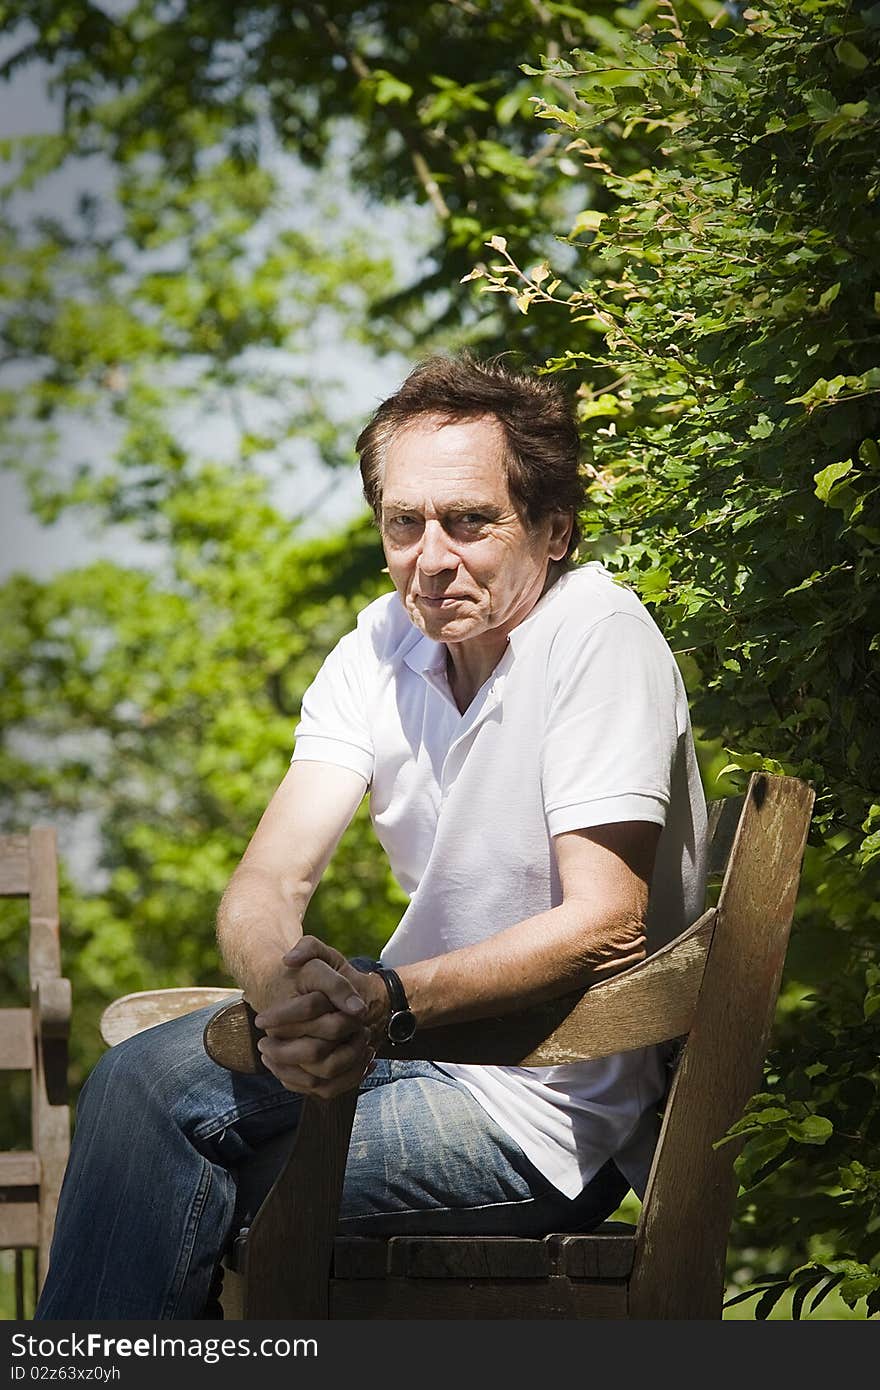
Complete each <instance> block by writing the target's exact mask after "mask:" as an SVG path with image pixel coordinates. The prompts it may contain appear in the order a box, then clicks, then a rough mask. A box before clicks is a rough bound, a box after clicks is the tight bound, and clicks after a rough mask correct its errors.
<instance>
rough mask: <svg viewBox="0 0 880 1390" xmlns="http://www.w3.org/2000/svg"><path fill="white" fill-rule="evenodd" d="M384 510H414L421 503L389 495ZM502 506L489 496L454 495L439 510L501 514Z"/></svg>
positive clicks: (383, 503)
mask: <svg viewBox="0 0 880 1390" xmlns="http://www.w3.org/2000/svg"><path fill="white" fill-rule="evenodd" d="M382 509H383V511H400V512H414V511H418V509H419V504H418V503H413V502H409V501H406V500H404V499H403V498H399V497H388V498H383V499H382ZM501 510H502V509H501V508H500V507H499V505H498V502H497V500H496V499H495V498H489V497H454V498H452V499H450V500H449V501H447V502H441V504H440V506H439V508H438V511H441V512H493V513H496V514H497V515H499V516H500V515H501Z"/></svg>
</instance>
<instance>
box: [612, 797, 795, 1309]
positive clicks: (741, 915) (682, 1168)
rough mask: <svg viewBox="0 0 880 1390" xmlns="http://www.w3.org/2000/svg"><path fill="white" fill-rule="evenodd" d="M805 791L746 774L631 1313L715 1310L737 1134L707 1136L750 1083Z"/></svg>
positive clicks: (758, 1064)
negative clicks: (731, 1136)
mask: <svg viewBox="0 0 880 1390" xmlns="http://www.w3.org/2000/svg"><path fill="white" fill-rule="evenodd" d="M813 798H814V794H813V791H812V789H811V788H810V787H809V786H807V785H806V784H805V783H803V782H800V781H797V780H796V779H794V778H790V777H769V776H766V775H763V774H756V775H754V776H753V777H752V778H751V781H750V783H749V789H748V792H747V796H746V802H745V807H744V810H743V815H742V819H741V821H740V824H739V827H738V830H737V834H736V839H735V841H734V844H733V849H732V851H731V854H730V861H729V863H728V867H727V873H726V876H725V879H724V883H723V885H722V889H721V896H720V898H719V901H718V921H717V925H716V929H715V935H714V937H713V941H712V947H711V950H710V953H709V959H708V961H707V962H706V969H705V973H704V975H703V984H702V988H701V990H700V997H699V1000H698V1003H697V1010H696V1014H695V1017H694V1023H693V1027H692V1030H691V1034H690V1037H689V1039H688V1042H687V1046H686V1047H685V1050H684V1053H683V1056H682V1059H681V1061H680V1063H679V1066H678V1070H677V1073H676V1076H675V1080H674V1082H673V1086H672V1090H671V1093H670V1096H669V1100H668V1102H667V1105H666V1110H665V1116H664V1122H663V1128H662V1130H661V1135H660V1141H659V1144H658V1149H657V1152H656V1154H655V1158H654V1164H653V1169H652V1173H651V1177H650V1179H649V1182H648V1188H647V1191H646V1193H645V1198H644V1201H643V1204H642V1212H641V1222H640V1227H639V1234H638V1244H637V1251H636V1258H635V1262H634V1266H633V1275H632V1281H631V1291H630V1315H631V1316H632V1317H635V1318H646V1317H650V1318H701V1319H706V1318H718V1317H720V1316H721V1302H722V1298H723V1284H724V1257H725V1248H726V1241H727V1232H728V1230H729V1227H730V1221H731V1216H732V1210H733V1200H734V1196H735V1191H736V1180H735V1176H734V1172H733V1159H734V1157H735V1156H736V1153H737V1152H738V1148H739V1147H741V1145H739V1146H738V1145H737V1144H736V1143H735V1142H732V1143H730V1144H725V1145H724V1146H723V1147H722V1148H720V1149H714V1148H713V1144H714V1143H715V1142H716V1141H717V1140H719V1139H720V1138H721V1137H722V1136H723V1135H724V1134H725V1132H726V1131H727V1129H728V1128H729V1127H730V1125H731V1124H733V1123H734V1121H736V1120H737V1119H738V1118H739V1116H740V1115H741V1113H742V1110H743V1108H744V1106H745V1103H746V1101H747V1100H748V1098H749V1096H751V1095H752V1094H753V1093H754V1092H755V1091H756V1090H757V1089H758V1088H759V1086H760V1081H761V1069H762V1062H763V1058H764V1055H765V1052H766V1048H767V1039H768V1036H769V1032H770V1027H771V1024H772V1021H773V1015H774V1010H775V1005H776V999H777V995H778V991H779V981H780V977H781V974H782V966H783V962H784V959H785V951H786V945H787V941H788V934H789V928H790V925H791V918H792V913H793V910H794V902H795V897H796V894H797V887H798V880H799V875H800V866H801V860H802V857H803V851H804V845H805V842H806V837H807V831H808V828H809V823H810V814H811V810H812V806H813ZM682 1232H685V1233H686V1239H682Z"/></svg>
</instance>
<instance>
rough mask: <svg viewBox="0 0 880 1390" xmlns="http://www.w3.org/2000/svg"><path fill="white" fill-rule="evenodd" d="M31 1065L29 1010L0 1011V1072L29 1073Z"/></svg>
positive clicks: (31, 1045)
mask: <svg viewBox="0 0 880 1390" xmlns="http://www.w3.org/2000/svg"><path fill="white" fill-rule="evenodd" d="M33 1064H34V1039H33V1025H32V1023H31V1011H30V1009H0V1071H30V1069H31V1067H32V1066H33Z"/></svg>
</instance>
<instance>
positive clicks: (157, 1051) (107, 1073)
mask: <svg viewBox="0 0 880 1390" xmlns="http://www.w3.org/2000/svg"><path fill="white" fill-rule="evenodd" d="M208 1012H209V1011H207V1010H204V1009H200V1010H199V1011H198V1014H189V1015H186V1016H185V1017H184V1018H177V1019H172V1020H170V1021H169V1022H167V1023H161V1024H159V1025H158V1026H156V1027H155V1028H147V1029H145V1030H144V1031H143V1032H141V1033H135V1034H134V1035H133V1036H132V1037H130V1038H126V1039H125V1041H124V1042H121V1043H117V1044H116V1046H115V1047H111V1048H110V1049H109V1050H108V1051H107V1052H105V1053H104V1055H103V1056H102V1057H101V1058H100V1060H99V1061H98V1062H97V1063H96V1065H95V1067H94V1068H93V1070H92V1072H91V1074H90V1075H89V1078H88V1080H87V1081H86V1083H85V1085H84V1087H83V1089H82V1093H81V1095H80V1100H79V1107H78V1110H77V1117H78V1119H79V1118H80V1117H81V1116H82V1115H83V1114H88V1112H89V1110H90V1109H91V1108H92V1107H94V1106H95V1105H98V1106H100V1107H101V1109H102V1110H106V1108H107V1107H109V1108H110V1109H111V1110H113V1109H117V1108H120V1107H121V1108H122V1109H125V1110H131V1109H133V1108H135V1107H140V1108H141V1109H142V1110H143V1111H144V1112H149V1110H150V1109H151V1108H152V1107H154V1106H159V1107H160V1108H161V1109H163V1110H164V1111H168V1112H174V1111H175V1110H176V1109H177V1108H178V1107H179V1106H180V1104H181V1102H184V1104H185V1102H186V1097H188V1096H191V1095H192V1094H193V1093H198V1092H199V1091H200V1090H203V1089H204V1087H205V1082H206V1079H207V1077H206V1074H207V1073H208V1072H210V1071H214V1072H216V1071H217V1068H215V1067H214V1064H213V1063H212V1062H211V1061H210V1059H209V1058H208V1057H207V1055H206V1053H205V1050H204V1046H203V1043H202V1031H203V1029H204V1025H205V1020H206V1018H207V1016H208ZM186 1108H187V1110H188V1111H189V1110H190V1109H191V1107H190V1106H188V1105H187V1106H186ZM106 1122H107V1120H106V1117H105V1123H106Z"/></svg>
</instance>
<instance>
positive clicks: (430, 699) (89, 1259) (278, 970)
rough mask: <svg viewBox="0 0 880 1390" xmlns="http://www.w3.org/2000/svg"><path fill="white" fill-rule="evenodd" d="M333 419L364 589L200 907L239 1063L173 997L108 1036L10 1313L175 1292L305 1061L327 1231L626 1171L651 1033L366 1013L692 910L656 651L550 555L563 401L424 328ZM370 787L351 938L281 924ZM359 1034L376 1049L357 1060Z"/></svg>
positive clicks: (599, 573)
mask: <svg viewBox="0 0 880 1390" xmlns="http://www.w3.org/2000/svg"><path fill="white" fill-rule="evenodd" d="M358 451H359V453H360V457H361V471H362V475H363V480H364V491H365V495H366V497H367V500H368V501H369V502H370V504H371V505H372V507H373V509H374V512H375V515H376V519H377V523H378V525H379V528H380V531H381V536H382V543H383V546H384V550H385V556H386V560H387V565H388V573H389V575H390V577H391V580H392V583H393V585H394V592H393V593H390V594H387V595H385V596H384V597H382V598H380V599H378V600H376V602H374V603H371V604H370V605H369V606H368V607H367V608H366V609H365V610H364V611H363V613H362V614H361V616H360V619H359V621H358V624H357V628H356V630H355V631H353V632H351V633H349V634H348V635H346V636H345V637H343V638H342V640H341V641H340V642H339V643H338V644H337V646H336V647H335V648H334V650H333V651H332V652H331V653H330V655H329V656H328V658H327V660H326V661H325V662H324V665H323V666H322V668H321V670H320V672H319V673H318V676H317V678H316V679H315V681H314V683H313V684H312V686H311V687H310V688H309V690H308V691H307V692H306V695H305V698H304V700H303V706H302V717H301V722H300V724H299V726H298V728H297V730H296V744H295V749H294V752H293V758H292V762H291V767H290V769H289V771H288V773H287V775H286V776H285V778H284V780H283V781H282V783H281V785H280V786H279V787H278V789H277V791H276V792H275V794H274V796H273V797H272V800H271V802H270V803H269V806H268V807H267V809H266V811H265V813H264V815H263V817H262V819H261V821H260V824H259V825H258V827H257V829H256V831H255V833H254V836H253V838H252V840H251V842H250V844H249V845H248V848H247V850H246V852H245V854H244V857H243V859H242V861H241V864H240V865H239V867H238V868H237V869H236V871H235V873H234V875H233V877H232V880H231V882H230V884H229V886H228V888H227V890H226V893H225V895H224V897H223V901H222V904H221V907H220V912H219V915H218V939H219V943H220V948H221V951H222V953H223V957H224V959H225V961H226V963H227V965H228V967H229V969H230V972H231V973H232V975H233V976H234V977H235V979H236V980H237V981H238V982H239V984H240V985H241V986H242V988H243V990H244V993H245V996H246V997H247V998H248V999H249V1000H250V1001H251V1003H252V1004H253V1005H254V1007H255V1008H256V1009H257V1011H258V1016H257V1023H258V1025H259V1026H260V1027H261V1028H262V1029H263V1030H265V1037H264V1038H263V1039H262V1040H261V1042H260V1048H261V1051H262V1055H263V1059H264V1061H265V1063H266V1066H267V1068H268V1074H267V1075H265V1076H258V1077H241V1076H233V1075H232V1074H230V1073H227V1072H224V1071H223V1070H222V1069H220V1068H218V1067H216V1066H215V1065H214V1064H213V1063H212V1062H211V1061H210V1060H209V1059H207V1058H206V1057H205V1055H204V1053H203V1050H202V1046H201V1033H202V1028H203V1025H204V1022H205V1016H204V1011H201V1012H200V1013H198V1014H194V1015H190V1016H189V1017H188V1018H185V1019H179V1020H176V1021H174V1022H173V1023H169V1024H165V1025H163V1026H162V1027H161V1028H160V1029H154V1030H151V1031H150V1032H148V1033H146V1034H142V1035H140V1036H138V1037H135V1038H132V1039H130V1040H129V1041H128V1042H127V1043H123V1044H122V1045H120V1046H119V1047H117V1048H114V1049H113V1050H112V1051H111V1052H110V1053H108V1055H107V1056H106V1058H105V1059H103V1061H102V1062H101V1064H99V1066H98V1067H97V1068H96V1069H95V1072H94V1073H93V1075H92V1077H91V1078H90V1080H89V1083H88V1085H87V1086H86V1088H85V1090H84V1092H83V1098H82V1102H81V1106H80V1111H79V1120H78V1126H77V1133H76V1138H75V1142H74V1147H73V1153H72V1156H71V1162H70V1165H69V1170H68V1175H67V1178H66V1181H65V1187H64V1192H63V1195H62V1201H61V1206H60V1210H59V1217H58V1223H57V1227H56V1239H55V1244H54V1246H53V1252H52V1260H51V1267H50V1271H49V1276H48V1279H47V1282H46V1286H45V1289H44V1291H43V1295H42V1299H41V1302H40V1306H39V1309H38V1314H37V1315H38V1316H39V1317H44V1318H59V1317H66V1318H69V1317H78V1318H89V1317H91V1318H94V1317H118V1318H132V1317H141V1318H186V1317H198V1316H202V1315H204V1310H205V1309H206V1306H208V1303H209V1298H210V1291H211V1288H212V1283H213V1281H214V1278H215V1272H216V1267H217V1262H218V1259H219V1255H220V1252H221V1250H222V1248H223V1245H224V1243H225V1241H226V1239H227V1237H228V1234H229V1232H230V1230H231V1228H232V1227H233V1224H234V1223H235V1222H236V1221H237V1220H240V1219H241V1216H242V1211H241V1200H240V1199H239V1203H238V1206H237V1191H238V1189H237V1183H236V1174H237V1173H238V1172H239V1171H241V1167H242V1165H243V1164H245V1163H246V1162H247V1160H248V1158H250V1157H252V1156H253V1155H254V1153H255V1152H256V1151H257V1150H258V1149H259V1146H260V1145H261V1144H262V1143H263V1142H264V1141H265V1140H266V1139H268V1138H270V1137H272V1136H274V1135H276V1134H278V1133H279V1132H281V1131H283V1130H285V1129H287V1130H289V1129H291V1128H292V1127H294V1126H295V1124H296V1121H297V1117H298V1114H299V1110H300V1107H301V1100H302V1096H303V1095H317V1096H323V1097H329V1096H334V1095H337V1094H339V1093H341V1092H342V1091H345V1090H348V1089H352V1088H354V1087H356V1086H359V1087H360V1094H359V1098H358V1106H357V1113H356V1118H355V1124H354V1130H353V1134H352V1142H351V1147H350V1151H349V1160H348V1166H347V1169H346V1178H345V1188H344V1193H343V1203H342V1211H341V1222H342V1229H343V1230H345V1231H348V1232H355V1233H361V1234H371V1233H380V1232H381V1233H385V1232H388V1231H398V1232H416V1233H420V1232H433V1233H460V1232H483V1233H493V1232H494V1233H520V1234H540V1233H541V1232H543V1231H546V1230H549V1229H555V1230H564V1229H569V1230H575V1229H580V1230H583V1229H589V1228H590V1227H591V1226H593V1225H596V1224H598V1223H599V1222H600V1221H602V1220H604V1219H605V1218H606V1217H607V1216H608V1215H609V1214H610V1213H611V1212H612V1211H613V1210H614V1209H615V1207H616V1206H617V1205H618V1204H619V1201H620V1200H621V1198H622V1197H623V1195H624V1194H625V1193H626V1191H627V1190H628V1188H629V1186H630V1185H632V1186H633V1187H635V1189H636V1191H639V1192H641V1191H642V1190H643V1187H644V1183H645V1179H646V1176H647V1170H648V1166H649V1163H650V1158H651V1153H652V1149H653V1145H654V1141H655V1138H656V1126H657V1104H658V1101H659V1100H660V1098H661V1096H662V1093H663V1089H664V1083H665V1067H664V1053H663V1050H662V1049H660V1048H649V1049H643V1050H640V1051H637V1052H629V1053H625V1054H620V1055H617V1056H614V1057H610V1058H607V1059H603V1060H601V1061H598V1062H590V1063H583V1064H578V1065H575V1066H565V1067H553V1068H545V1069H535V1068H532V1069H528V1068H520V1067H489V1066H479V1067H478V1066H460V1065H447V1064H445V1063H444V1064H442V1065H439V1064H438V1065H434V1064H432V1063H415V1062H405V1061H400V1060H397V1061H396V1060H394V1057H393V1044H394V1043H395V1042H397V1043H400V1042H402V1041H405V1040H407V1039H409V1038H411V1037H412V1035H413V1033H414V1031H415V1030H416V1029H419V1030H421V1029H428V1028H431V1027H434V1026H436V1025H439V1024H448V1023H455V1022H458V1021H462V1020H466V1019H474V1018H480V1017H484V1016H498V1015H499V1014H502V1013H505V1012H508V1011H512V1010H516V1009H519V1008H522V1007H523V1006H525V1005H528V1004H531V1003H536V1002H538V1001H541V1000H545V999H549V998H552V997H553V996H555V995H558V994H562V993H565V992H567V991H569V990H571V989H574V988H576V987H582V986H584V985H587V984H589V983H590V982H592V981H596V980H600V979H602V978H605V977H606V976H608V975H610V974H612V973H614V972H616V971H618V970H620V969H622V968H624V967H626V966H628V965H632V964H634V963H636V962H637V961H639V960H641V959H643V957H644V956H645V954H646V952H647V951H653V950H655V949H656V948H657V947H658V946H659V945H662V944H663V942H664V941H666V940H669V939H670V938H671V937H673V936H675V935H676V934H677V933H678V932H679V931H681V930H682V929H683V928H684V927H685V926H686V925H687V924H688V922H690V921H691V920H693V919H694V918H695V917H696V916H697V914H698V913H699V911H700V910H701V908H702V904H703V892H704V869H703V864H702V861H701V846H702V843H703V837H704V829H705V804H704V801H703V794H702V790H701V785H700V778H699V773H698V769H697V763H696V758H695V754H694V747H693V741H692V737H691V731H690V724H689V718H688V709H687V701H686V696H685V691H684V688H683V685H682V681H681V677H680V675H679V673H678V670H677V667H676V664H675V661H674V659H673V657H672V654H671V652H670V650H669V648H668V646H667V644H666V643H665V641H664V639H663V638H662V636H661V635H660V633H659V631H658V629H657V628H656V626H655V625H654V623H653V622H652V620H651V618H650V617H649V616H648V614H647V613H646V611H645V610H644V608H643V607H642V606H641V604H640V603H639V602H638V600H637V599H636V598H635V596H634V595H633V594H632V593H631V592H629V591H628V590H626V589H625V588H622V587H620V586H619V585H617V584H615V583H614V582H613V581H612V579H611V577H610V576H609V575H608V574H607V572H606V571H605V570H604V569H603V568H602V567H601V566H599V565H595V564H590V565H585V566H583V567H581V568H573V567H572V565H571V558H570V557H571V555H572V552H573V550H574V548H575V545H576V543H577V538H578V530H577V513H578V510H579V508H580V506H581V503H582V492H581V485H580V482H579V469H578V447H577V434H576V429H575V426H574V421H573V418H572V413H571V410H570V407H569V406H568V405H567V403H566V401H565V399H564V397H563V396H562V395H561V393H560V392H559V391H558V388H556V387H555V386H553V385H552V384H551V383H550V382H548V381H546V380H541V379H537V378H533V377H530V376H527V375H521V374H516V373H513V372H511V371H509V370H507V369H505V368H502V367H499V366H497V365H492V364H480V363H478V362H475V361H473V360H470V359H468V358H459V359H446V358H433V359H430V360H429V361H427V362H425V363H423V364H422V365H421V366H420V367H418V368H416V369H415V371H413V372H412V373H411V374H410V376H409V377H408V378H407V379H406V381H405V382H404V383H403V385H402V386H401V387H400V389H399V390H398V391H397V392H396V393H395V394H394V395H393V396H391V397H390V398H389V399H388V400H386V401H385V402H384V403H383V404H382V405H381V406H380V407H379V409H378V410H377V412H376V414H375V415H374V417H373V419H372V420H371V421H370V423H369V424H368V425H367V427H366V429H365V430H364V431H363V433H362V434H361V436H360V438H359V440H358ZM368 789H369V793H370V808H371V814H372V820H373V825H374V827H375V830H376V834H377V835H378V838H379V840H380V841H381V843H382V845H383V847H384V849H385V851H386V853H387V854H388V858H389V861H390V863H391V867H392V869H393V871H394V874H395V876H396V878H397V880H398V882H399V883H400V884H401V885H402V887H403V888H404V889H405V890H406V891H407V893H408V894H409V895H410V902H409V905H408V907H407V909H406V911H405V912H404V914H403V917H402V919H401V921H400V923H399V925H398V927H397V929H396V931H395V932H394V934H393V935H392V937H391V939H390V940H389V941H388V942H387V944H386V945H385V947H384V948H383V950H382V953H381V961H380V962H371V961H368V960H363V959H358V960H355V961H348V960H346V959H345V958H344V957H343V956H342V955H340V953H339V952H338V951H336V950H334V949H333V948H332V947H331V946H329V945H326V944H324V943H322V942H320V941H317V940H315V939H314V938H313V937H309V936H303V934H302V919H303V914H304V913H305V910H306V907H307V905H308V902H309V900H310V898H311V896H312V893H313V892H314V891H315V888H316V886H317V884H318V882H319V880H320V878H321V875H322V873H323V871H324V869H325V867H326V865H327V863H328V861H329V859H330V857H331V855H332V854H333V851H334V849H335V847H336V845H337V843H338V841H339V839H340V837H341V835H342V833H343V831H344V830H345V828H346V826H347V825H348V823H349V822H350V820H351V818H352V816H353V815H354V812H355V810H356V809H357V807H358V805H359V803H360V801H361V799H362V797H363V796H364V793H365V792H366V791H367V790H368ZM379 1038H382V1039H385V1038H387V1039H389V1040H390V1043H391V1045H392V1046H391V1049H390V1051H391V1054H392V1055H391V1058H390V1059H389V1060H382V1061H380V1062H374V1061H373V1056H374V1049H375V1046H376V1043H377V1039H379ZM134 1251H136V1252H137V1254H136V1257H134V1258H132V1252H134Z"/></svg>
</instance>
